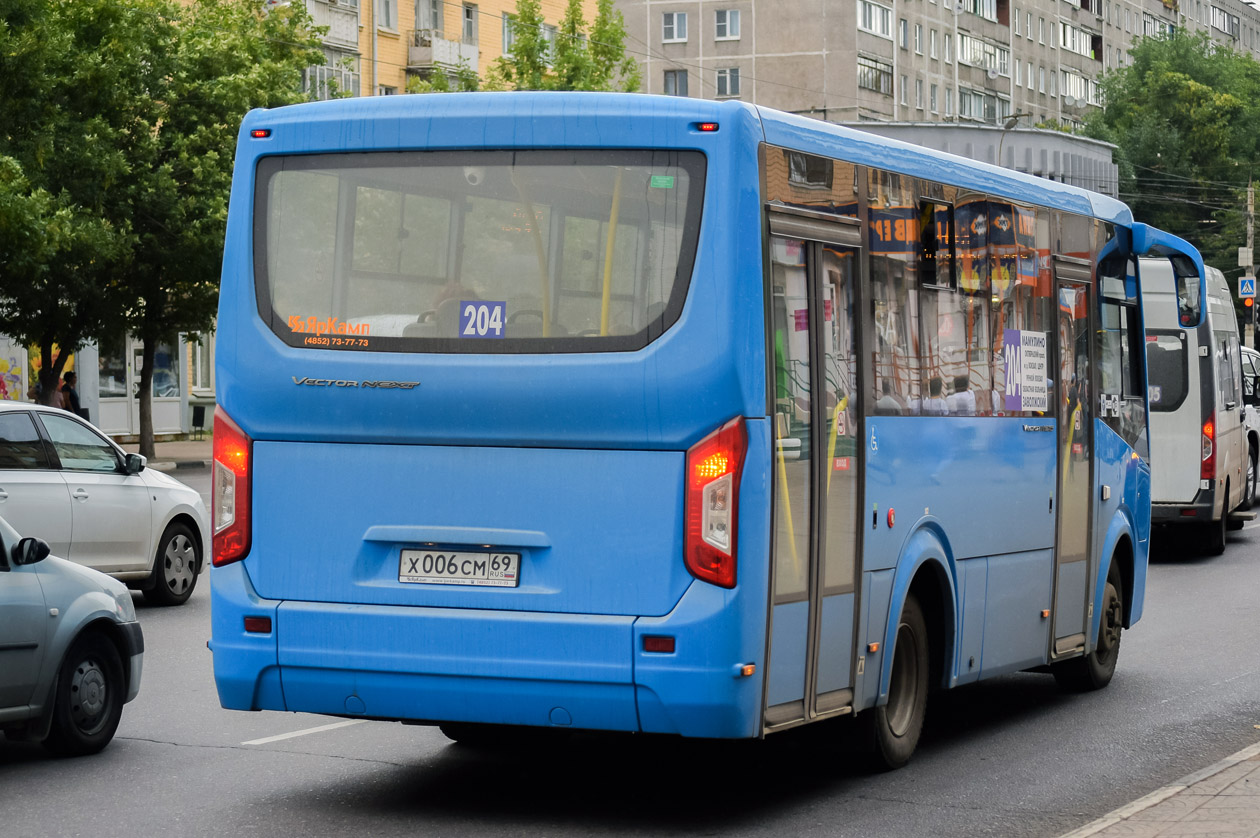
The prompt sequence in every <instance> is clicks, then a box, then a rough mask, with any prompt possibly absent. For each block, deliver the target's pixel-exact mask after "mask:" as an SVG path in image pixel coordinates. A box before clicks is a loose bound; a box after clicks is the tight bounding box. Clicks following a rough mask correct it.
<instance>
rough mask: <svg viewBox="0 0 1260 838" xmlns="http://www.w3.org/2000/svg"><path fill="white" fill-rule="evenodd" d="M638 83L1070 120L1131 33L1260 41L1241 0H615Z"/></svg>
mask: <svg viewBox="0 0 1260 838" xmlns="http://www.w3.org/2000/svg"><path fill="white" fill-rule="evenodd" d="M617 2H618V6H619V8H620V9H621V11H622V13H623V15H624V16H625V20H626V30H627V33H628V35H629V38H628V39H627V43H628V44H629V46H630V48H631V49H632V50H634V49H636V48H637V49H639V50H641V52H642V55H641V56H639V57H640V59H641V61H642V65H643V71H644V72H643V90H644V91H645V92H650V93H665V94H672V95H679V96H696V97H701V98H706V99H724V98H733V99H740V100H743V101H746V102H752V103H756V104H762V105H767V106H770V107H774V108H778V109H780V110H786V111H792V112H795V113H800V114H806V115H809V116H813V117H817V118H819V119H825V120H828V121H832V122H860V121H880V122H918V123H924V122H927V123H933V122H944V121H962V122H977V123H989V124H1002V123H1003V122H1004V121H1005V120H1006V119H1007V118H1009V117H1010V116H1011V115H1013V114H1020V115H1027V117H1028V119H1027V120H1026V123H1025V124H1032V123H1037V122H1040V121H1043V120H1057V121H1059V122H1064V123H1069V124H1073V123H1079V122H1081V120H1082V119H1083V117H1084V115H1085V113H1087V112H1088V110H1089V109H1090V108H1094V107H1097V106H1098V104H1099V90H1098V80H1099V77H1100V76H1101V75H1102V73H1103V72H1104V71H1105V70H1109V69H1112V68H1115V67H1121V66H1124V65H1126V64H1127V63H1129V61H1130V55H1129V50H1130V48H1131V46H1132V45H1133V43H1134V41H1135V40H1136V39H1139V38H1143V37H1155V36H1159V35H1161V34H1164V33H1167V32H1169V31H1171V30H1172V29H1175V28H1179V29H1183V30H1189V31H1192V32H1196V31H1200V30H1202V31H1206V32H1208V33H1209V34H1210V35H1211V37H1212V38H1214V39H1215V40H1217V41H1219V42H1221V43H1224V44H1229V45H1231V46H1233V47H1234V48H1236V49H1239V50H1243V51H1247V52H1250V53H1252V54H1253V55H1255V54H1257V53H1260V10H1258V9H1257V8H1255V7H1253V6H1251V5H1248V4H1247V3H1244V2H1241V0H1206V2H1205V0H845V1H844V2H834V0H760V2H759V0H617Z"/></svg>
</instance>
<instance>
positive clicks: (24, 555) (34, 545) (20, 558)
mask: <svg viewBox="0 0 1260 838" xmlns="http://www.w3.org/2000/svg"><path fill="white" fill-rule="evenodd" d="M51 552H52V550H51V548H49V546H48V542H47V541H44V539H42V538H23V539H22V540H20V541H19V542H18V543H17V544H15V545H14V546H13V563H14V564H17V565H25V564H35V563H36V562H42V561H43V560H44V559H46V558H48V554H49V553H51Z"/></svg>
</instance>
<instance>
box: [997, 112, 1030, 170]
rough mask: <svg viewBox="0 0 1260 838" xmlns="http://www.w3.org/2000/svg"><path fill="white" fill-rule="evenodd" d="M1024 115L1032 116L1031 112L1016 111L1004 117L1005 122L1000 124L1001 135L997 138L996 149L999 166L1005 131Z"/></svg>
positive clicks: (1016, 123)
mask: <svg viewBox="0 0 1260 838" xmlns="http://www.w3.org/2000/svg"><path fill="white" fill-rule="evenodd" d="M1025 116H1032V114H1030V113H1024V112H1022V111H1016V112H1015V113H1013V114H1011V115H1010V116H1008V117H1007V118H1006V122H1005V123H1004V124H1003V125H1002V136H1001V138H1000V139H999V140H998V151H997V164H998V165H999V166H1001V165H1002V144H1003V143H1005V142H1006V134H1007V132H1008V131H1010V130H1011V129H1012V128H1014V127H1015V126H1016V125H1018V124H1019V121H1020V119H1021V118H1023V117H1025Z"/></svg>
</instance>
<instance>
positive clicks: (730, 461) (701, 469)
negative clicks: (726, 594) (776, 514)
mask: <svg viewBox="0 0 1260 838" xmlns="http://www.w3.org/2000/svg"><path fill="white" fill-rule="evenodd" d="M747 448H748V431H747V430H746V429H745V428H744V420H743V418H742V417H737V418H735V419H732V420H731V421H729V422H727V423H726V424H725V425H723V426H722V427H721V428H719V429H718V430H716V431H714V432H713V433H711V434H709V435H708V436H706V437H705V438H704V439H702V440H700V441H699V442H697V443H696V444H695V445H693V446H691V449H690V450H688V451H687V530H686V537H685V539H684V544H683V555H684V560H685V561H686V564H687V570H689V571H690V572H691V574H692V575H693V576H695V577H696V578H697V579H700V580H702V581H705V582H712V583H713V584H714V585H718V586H720V587H723V588H733V587H735V531H736V527H737V524H738V515H737V513H738V502H739V476H740V473H741V472H742V471H743V468H744V452H745V451H746V450H747Z"/></svg>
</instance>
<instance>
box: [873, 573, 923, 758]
mask: <svg viewBox="0 0 1260 838" xmlns="http://www.w3.org/2000/svg"><path fill="white" fill-rule="evenodd" d="M928 648H929V647H928V633H927V621H926V620H924V619H923V609H922V608H921V607H920V606H919V601H918V599H917V598H916V597H915V595H914V594H909V595H907V596H906V603H905V605H904V606H903V607H902V609H901V619H900V621H899V622H898V624H897V639H896V645H894V647H893V661H892V673H891V675H890V676H889V680H888V703H887V704H884V705H882V706H879V707H872V708H871V709H869V710H867V711H866V712H865V713H862V714H861V715H859V716H858V717H857V719H856V720H855V721H857V722H859V723H860V724H862V725H863V726H864V728H865V730H864V731H863V733H864V734H865V735H864V736H863V738H864V739H865V741H866V745H867V750H868V754H869V757H870V761H871V767H872V768H874V769H876V770H878V771H889V770H892V769H894V768H900V767H901V766H903V765H905V764H906V763H907V762H909V761H910V756H911V754H913V753H914V749H915V747H916V746H917V745H918V744H919V734H920V733H922V732H923V718H924V716H925V715H926V714H927V700H928V671H929V667H928Z"/></svg>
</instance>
